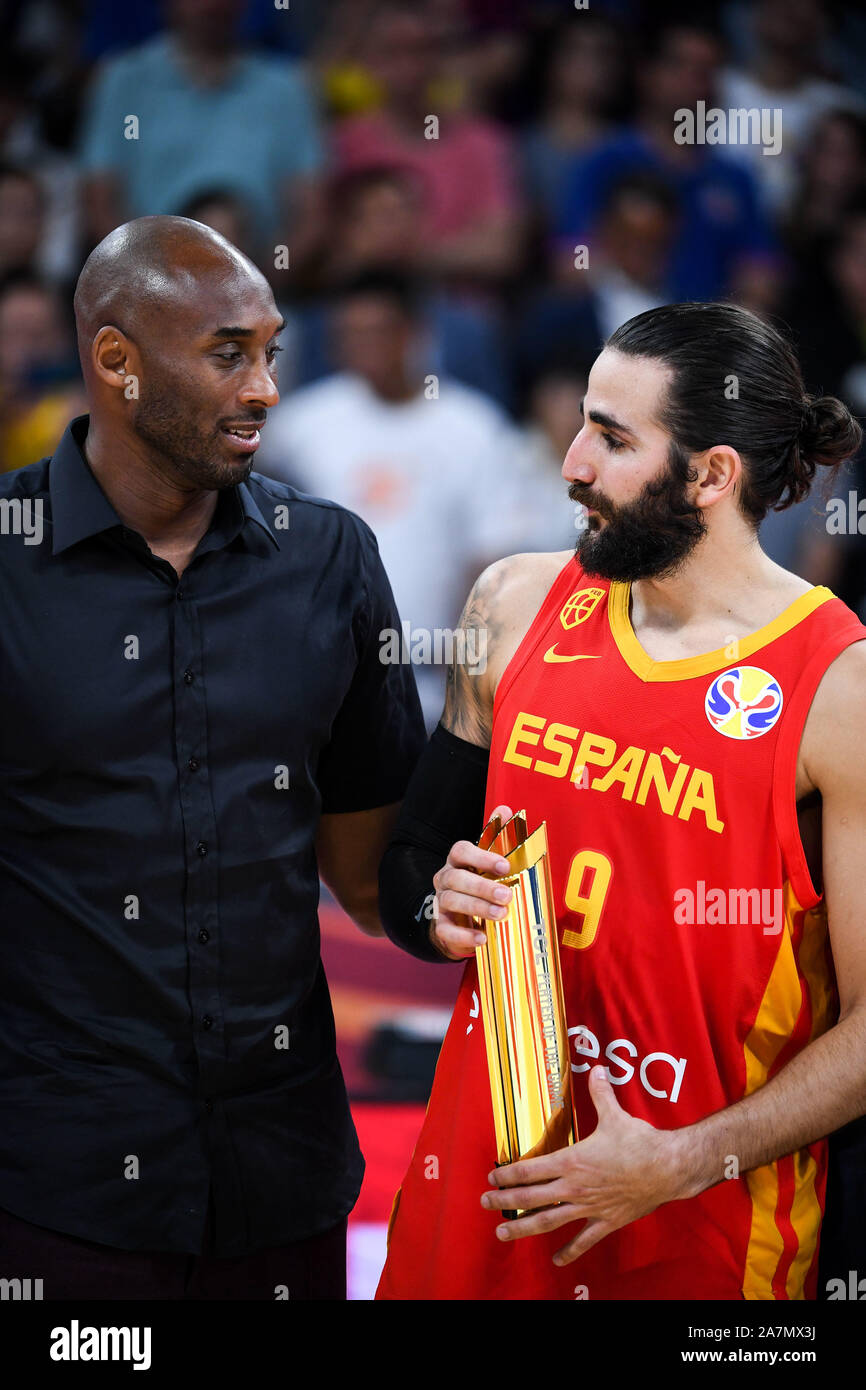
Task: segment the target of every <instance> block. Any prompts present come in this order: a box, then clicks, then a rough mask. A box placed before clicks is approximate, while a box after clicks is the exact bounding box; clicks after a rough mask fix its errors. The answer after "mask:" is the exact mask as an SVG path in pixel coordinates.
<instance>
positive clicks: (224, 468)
mask: <svg viewBox="0 0 866 1390" xmlns="http://www.w3.org/2000/svg"><path fill="white" fill-rule="evenodd" d="M250 424H251V427H252V424H253V422H252V421H251V422H250ZM135 429H136V432H137V433H138V434H140V435H141V437H142V439H145V440H146V441H147V443H148V444H150V445H151V447H152V448H154V449H156V450H157V452H158V453H160V454H162V456H163V457H164V458H166V459H168V461H169V462H170V463H172V464H173V465H174V467H175V468H176V469H177V471H178V472H179V473H181V474H182V475H183V476H184V478H187V479H189V481H190V482H193V483H195V484H196V485H197V486H198V487H200V488H203V489H206V490H208V491H210V490H220V489H222V488H227V487H232V486H234V485H235V484H236V483H241V482H244V481H245V480H246V479H247V478H248V477H249V475H250V473H251V472H252V470H253V459H254V455H250V456H249V458H248V459H241V460H238V461H237V462H236V463H235V464H234V465H232V464H231V463H229V462H228V461H226V462H222V461H217V451H218V449H220V448H221V447H222V448H223V449H224V448H225V443H226V439H225V435H224V434H223V433H222V431H221V430H220V428H219V426H218V425H217V426H215V427H214V430H213V433H212V434H211V436H210V438H207V437H206V436H204V435H202V433H201V431H200V430H199V429H197V428H196V427H195V425H194V424H193V423H192V421H191V420H190V416H189V413H188V412H185V411H184V409H183V407H182V406H179V405H178V395H177V391H175V390H162V389H160V388H159V387H158V386H154V385H152V384H149V385H148V388H147V389H145V387H144V384H143V383H142V386H141V395H140V398H139V400H138V409H137V411H136V415H135Z"/></svg>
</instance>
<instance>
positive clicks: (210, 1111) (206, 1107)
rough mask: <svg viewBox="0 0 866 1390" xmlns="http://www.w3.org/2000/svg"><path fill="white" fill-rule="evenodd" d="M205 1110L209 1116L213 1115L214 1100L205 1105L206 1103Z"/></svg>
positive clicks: (207, 1101)
mask: <svg viewBox="0 0 866 1390" xmlns="http://www.w3.org/2000/svg"><path fill="white" fill-rule="evenodd" d="M204 1108H205V1110H206V1111H207V1113H208V1115H211V1114H213V1101H212V1100H206V1101H205V1103H204Z"/></svg>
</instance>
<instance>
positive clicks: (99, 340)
mask: <svg viewBox="0 0 866 1390" xmlns="http://www.w3.org/2000/svg"><path fill="white" fill-rule="evenodd" d="M136 357H137V354H136V352H135V348H134V346H133V344H132V342H131V340H130V339H129V338H127V336H126V334H125V333H124V332H123V331H122V329H120V328H115V327H114V326H113V325H112V324H106V325H105V326H104V327H103V328H100V330H99V332H98V333H97V334H96V337H95V338H94V339H93V342H92V344H91V347H90V360H91V364H92V367H93V370H94V372H95V373H96V375H97V376H98V377H99V379H100V381H102V382H104V384H105V385H106V386H110V387H113V388H114V389H115V390H117V389H123V390H126V389H127V387H128V385H129V380H130V378H131V379H132V380H134V381H137V380H138V374H137V372H136V371H135V370H134V368H135V361H136ZM136 394H137V393H136Z"/></svg>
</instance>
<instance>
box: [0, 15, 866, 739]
mask: <svg viewBox="0 0 866 1390" xmlns="http://www.w3.org/2000/svg"><path fill="white" fill-rule="evenodd" d="M0 51H2V53H3V55H4V56H3V58H2V80H0V469H12V468H17V467H20V466H21V465H24V464H27V463H30V462H33V461H34V460H36V459H38V458H39V457H41V456H42V455H44V454H47V453H50V452H51V451H52V450H53V448H54V446H55V444H56V442H57V440H58V438H59V436H60V434H61V432H62V430H63V428H64V426H65V424H66V423H67V421H68V419H69V418H71V417H72V416H74V415H75V414H78V413H80V412H81V411H83V410H84V409H85V402H84V399H83V396H82V388H81V382H80V377H79V369H78V363H77V359H76V354H75V347H74V337H73V325H72V317H71V299H72V290H73V288H74V284H75V279H76V276H77V273H78V271H79V269H80V267H81V264H82V262H83V259H84V258H85V256H86V255H87V253H88V252H89V250H90V249H91V248H92V247H93V246H94V245H95V244H96V242H98V241H99V240H100V239H101V238H102V237H103V236H104V235H105V234H106V233H107V232H109V231H110V230H111V229H112V228H113V227H115V226H117V225H118V224H119V223H121V222H123V221H125V220H126V219H128V218H130V217H136V216H141V215H143V214H148V213H178V214H183V215H185V216H189V217H194V218H196V219H197V220H199V221H202V222H205V223H208V224H209V225H211V226H213V227H215V228H217V229H219V230H220V231H221V232H223V233H224V234H225V235H226V236H228V237H229V238H230V239H231V240H232V241H233V242H235V243H236V244H237V245H238V246H240V247H241V248H242V249H243V250H244V251H246V252H247V254H248V255H250V256H251V257H252V259H253V260H255V261H256V262H257V264H258V265H259V266H260V267H261V268H262V270H263V271H264V273H265V274H266V275H267V276H268V278H269V279H270V281H271V283H272V284H273V288H274V291H275V294H276V297H277V300H278V303H279V304H280V306H281V308H282V309H283V311H284V313H285V316H286V320H287V324H288V328H287V331H286V334H285V339H284V343H285V347H286V348H287V349H288V351H286V352H285V353H284V356H283V358H282V359H281V375H280V389H281V392H282V401H281V404H280V405H279V406H278V407H277V408H276V410H275V411H273V412H272V415H271V418H270V421H269V423H268V425H267V428H266V430H265V433H264V441H263V445H262V448H261V449H260V451H259V454H258V456H257V463H256V467H257V468H259V469H260V470H261V471H264V472H266V473H270V474H272V475H273V476H275V477H280V478H284V479H286V480H288V481H290V482H294V483H296V484H297V485H299V486H301V487H302V488H303V489H304V490H305V491H308V492H313V493H316V494H320V495H325V496H331V497H334V498H335V499H336V500H338V501H340V502H343V503H345V504H346V505H348V506H350V507H351V508H352V509H353V510H355V511H357V512H358V513H359V514H361V515H362V516H363V517H364V518H365V519H366V520H367V521H369V523H370V524H371V525H372V527H373V529H374V531H375V532H376V534H377V536H378V539H379V543H380V548H381V551H382V554H383V557H384V560H385V564H386V567H387V569H388V571H389V574H390V577H391V581H392V586H393V588H394V591H395V594H396V597H397V601H398V605H399V608H400V611H401V615H402V618H403V621H404V622H405V623H408V624H409V625H410V627H409V632H410V634H411V632H413V631H415V630H426V631H429V630H431V629H435V628H441V629H447V628H448V627H449V626H452V625H453V624H454V623H455V622H456V620H457V617H458V614H459V610H460V605H461V600H462V598H463V596H464V595H465V592H466V589H467V587H468V584H469V583H470V581H471V580H472V578H474V576H475V574H477V572H478V570H479V569H480V568H481V567H483V565H484V564H486V563H488V562H489V561H490V560H491V559H493V558H496V557H497V556H499V555H503V554H507V553H509V552H513V551H516V550H535V549H560V548H565V547H568V546H571V545H572V544H573V543H574V541H575V539H576V535H577V528H578V527H579V525H580V524H581V517H580V515H579V514H578V513H579V509H576V508H575V507H573V506H572V505H571V504H570V503H569V502H568V499H567V495H566V489H565V485H564V483H563V482H562V479H561V477H560V471H559V470H560V468H561V465H562V459H563V457H564V454H565V452H566V449H567V447H568V445H569V443H570V441H571V439H572V438H573V436H574V434H575V433H576V431H577V429H578V428H579V409H578V407H579V402H580V399H581V396H582V394H583V390H584V387H585V383H586V375H587V372H588V369H589V366H590V364H591V362H592V360H593V358H594V356H595V355H596V353H597V352H598V350H599V348H600V345H601V343H602V342H603V340H604V338H605V337H606V336H607V335H608V334H609V333H610V332H611V331H612V330H613V329H614V328H615V327H616V326H617V325H618V324H619V323H621V322H622V321H623V320H624V319H626V318H629V317H630V316H631V315H633V314H635V313H637V312H639V311H641V310H643V309H646V308H649V307H651V306H653V305H656V304H660V303H664V302H668V301H673V300H682V299H698V300H708V299H716V298H731V299H734V300H736V301H738V302H739V303H742V304H745V305H747V306H749V307H751V308H753V309H755V310H756V311H757V312H759V313H761V314H766V315H769V316H772V317H773V318H774V319H775V320H776V321H777V322H780V323H781V324H782V325H783V326H784V327H785V328H786V329H787V331H788V332H789V333H790V334H791V335H792V336H793V338H794V340H795V342H796V344H797V346H798V349H799V352H800V355H801V360H802V362H803V366H804V371H805V376H806V383H807V386H808V388H809V389H810V390H811V391H825V392H830V393H833V394H838V395H839V396H841V397H842V398H843V399H844V400H845V401H846V402H847V403H848V405H849V406H851V407H852V408H853V409H854V410H855V411H856V412H857V413H858V414H860V415H861V416H862V415H864V414H866V14H864V12H863V11H862V9H861V7H860V6H858V5H856V4H844V3H841V4H830V3H823V0H754V3H741V0H728V2H727V3H718V4H710V5H700V4H689V5H685V6H682V7H678V6H677V5H676V4H669V5H658V4H655V5H651V4H649V3H640V0H591V3H588V4H586V5H584V6H583V7H580V5H579V4H575V3H574V0H411V3H409V4H401V3H390V2H389V0H137V2H136V3H135V4H134V5H117V4H116V3H114V2H113V0H25V2H24V3H20V0H19V3H3V0H0ZM700 101H703V102H705V103H706V105H707V107H708V108H710V107H720V108H722V109H723V110H727V109H729V108H757V109H767V110H771V111H781V113H782V114H781V121H782V126H781V129H782V142H781V150H780V152H779V153H777V154H768V153H766V152H765V151H764V150H763V149H762V147H761V146H760V145H758V144H745V143H744V144H740V145H716V146H709V145H683V144H678V143H677V142H676V140H675V138H674V132H675V125H676V122H675V117H674V113H675V111H676V110H678V109H680V108H691V109H693V110H694V109H697V103H698V102H700ZM863 483H864V479H863V460H862V459H859V460H854V461H852V463H851V465H850V466H849V468H848V470H847V471H846V473H845V475H844V476H843V477H842V478H840V480H839V484H838V486H837V489H836V490H837V493H838V495H840V496H843V497H845V498H846V502H847V498H848V494H849V492H851V491H853V492H855V493H856V494H857V496H856V498H855V499H854V506H853V510H852V511H851V513H850V518H849V519H850V520H851V524H849V525H848V526H847V533H846V534H841V535H840V534H836V532H837V531H838V526H837V527H836V528H834V529H828V525H827V512H826V499H825V498H824V497H823V496H822V495H821V494H820V493H815V494H813V497H812V498H811V499H810V500H809V501H807V502H805V503H803V504H801V506H799V507H797V508H794V509H791V510H789V511H785V512H781V513H773V514H771V515H770V516H769V517H768V518H767V520H766V522H765V523H764V528H763V542H764V545H765V548H766V549H767V550H768V551H769V553H770V554H771V555H772V556H773V558H774V559H776V560H778V561H779V563H781V564H783V565H785V566H786V567H789V568H792V569H794V570H796V571H798V572H799V573H801V574H803V575H804V576H805V577H806V578H808V579H810V580H811V581H812V582H815V583H827V584H829V585H830V586H831V587H832V588H833V589H834V590H835V591H836V592H837V593H838V594H839V595H840V596H841V597H842V598H844V599H845V600H846V602H848V603H850V604H851V605H852V606H853V607H854V608H856V609H857V610H858V611H859V612H860V613H861V615H862V614H863V613H864V605H866V564H864V548H866V536H861V535H860V534H859V530H858V521H859V520H860V518H859V513H858V512H857V509H856V504H857V501H858V500H859V497H860V496H861V495H864V487H863ZM864 510H866V509H864ZM862 523H863V529H864V531H866V515H864V517H863V518H862ZM416 674H417V676H418V683H419V689H420V692H421V696H422V702H423V705H424V710H425V716H426V718H427V721H428V724H429V725H430V726H431V727H432V726H433V725H434V724H435V722H436V719H437V718H438V714H439V712H440V708H441V689H442V685H441V682H442V671H441V666H440V667H439V668H429V667H428V668H426V669H425V668H423V667H419V668H417V672H416Z"/></svg>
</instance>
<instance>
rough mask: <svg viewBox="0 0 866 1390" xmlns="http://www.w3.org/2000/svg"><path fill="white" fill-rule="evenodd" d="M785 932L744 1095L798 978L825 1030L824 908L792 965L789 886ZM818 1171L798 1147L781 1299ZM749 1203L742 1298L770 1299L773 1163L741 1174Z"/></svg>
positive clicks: (815, 1020) (795, 1271) (794, 1288)
mask: <svg viewBox="0 0 866 1390" xmlns="http://www.w3.org/2000/svg"><path fill="white" fill-rule="evenodd" d="M783 902H784V930H783V932H782V934H781V936H780V939H779V950H778V953H777V955H776V960H775V962H774V965H773V969H772V971H771V972H770V978H769V980H768V981H767V987H766V989H765V991H764V997H763V999H762V1000H761V1004H760V1008H759V1009H758V1013H757V1015H756V1017H755V1022H754V1024H753V1026H752V1029H751V1032H750V1033H749V1036H748V1037H747V1038H746V1041H745V1044H744V1054H745V1061H746V1089H745V1092H744V1094H745V1095H751V1093H752V1092H753V1091H756V1090H758V1088H759V1087H760V1086H763V1085H764V1084H765V1083H766V1081H767V1078H768V1076H769V1073H770V1070H771V1068H772V1066H773V1063H774V1062H775V1061H776V1059H777V1057H778V1056H779V1053H780V1052H781V1051H782V1048H783V1047H784V1046H785V1045H786V1043H787V1042H788V1041H789V1039H790V1037H791V1033H792V1032H793V1029H794V1026H795V1024H796V1022H797V1018H798V1016H799V1013H800V1008H801V1003H802V984H801V981H803V980H805V983H806V986H807V988H808V990H809V992H810V996H811V1006H812V1031H811V1035H810V1041H811V1039H812V1038H814V1037H817V1036H819V1034H820V1033H823V1032H824V1031H825V1030H826V1029H827V1028H828V1027H829V1025H830V1022H831V1008H832V993H831V989H830V980H829V975H828V971H827V966H826V961H825V957H824V944H825V941H826V935H827V921H826V912H825V910H824V906H823V904H819V905H818V906H817V907H815V908H812V909H810V910H809V911H808V912H807V913H806V914H805V919H804V922H803V935H802V939H801V942H800V950H799V959H798V958H797V957H795V955H794V949H793V945H792V934H793V931H794V924H795V919H796V917H797V914H798V913H800V912H802V911H803V909H802V907H801V905H800V903H799V901H798V899H797V895H796V893H795V892H794V890H793V888H792V887H791V885H790V883H789V882H787V881H786V882H785V885H784V889H783ZM816 1176H817V1167H816V1164H815V1161H814V1159H813V1158H812V1156H811V1154H810V1153H809V1152H808V1150H806V1149H801V1150H800V1151H799V1152H798V1153H797V1154H795V1155H794V1198H793V1202H792V1205H791V1211H790V1215H789V1219H790V1222H791V1225H792V1227H793V1229H794V1233H795V1236H796V1239H797V1248H796V1251H795V1253H794V1257H793V1259H792V1261H791V1265H790V1268H789V1270H788V1274H787V1278H786V1281H785V1287H786V1291H787V1294H788V1297H789V1298H791V1299H801V1298H803V1296H804V1293H803V1285H804V1280H805V1278H806V1275H807V1273H808V1271H809V1267H810V1265H811V1263H812V1259H813V1257H814V1254H815V1247H816V1244H817V1240H818V1232H819V1230H820V1226H821V1216H822V1212H821V1204H820V1202H819V1200H818V1196H817V1193H816V1191H815V1179H816ZM746 1184H747V1186H748V1189H749V1194H750V1196H751V1198H752V1224H751V1230H750V1233H749V1244H748V1248H747V1252H746V1268H745V1273H744V1279H743V1294H744V1296H745V1297H746V1298H748V1299H772V1298H773V1296H774V1295H773V1291H772V1283H773V1277H774V1275H775V1273H776V1270H777V1268H778V1265H779V1261H780V1260H781V1259H782V1257H783V1255H784V1253H785V1245H784V1239H783V1236H782V1232H781V1231H780V1230H779V1227H778V1225H777V1224H776V1206H777V1203H778V1197H779V1173H778V1164H777V1163H768V1164H765V1165H764V1167H762V1168H756V1169H754V1170H753V1171H752V1172H750V1173H747V1174H746Z"/></svg>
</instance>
